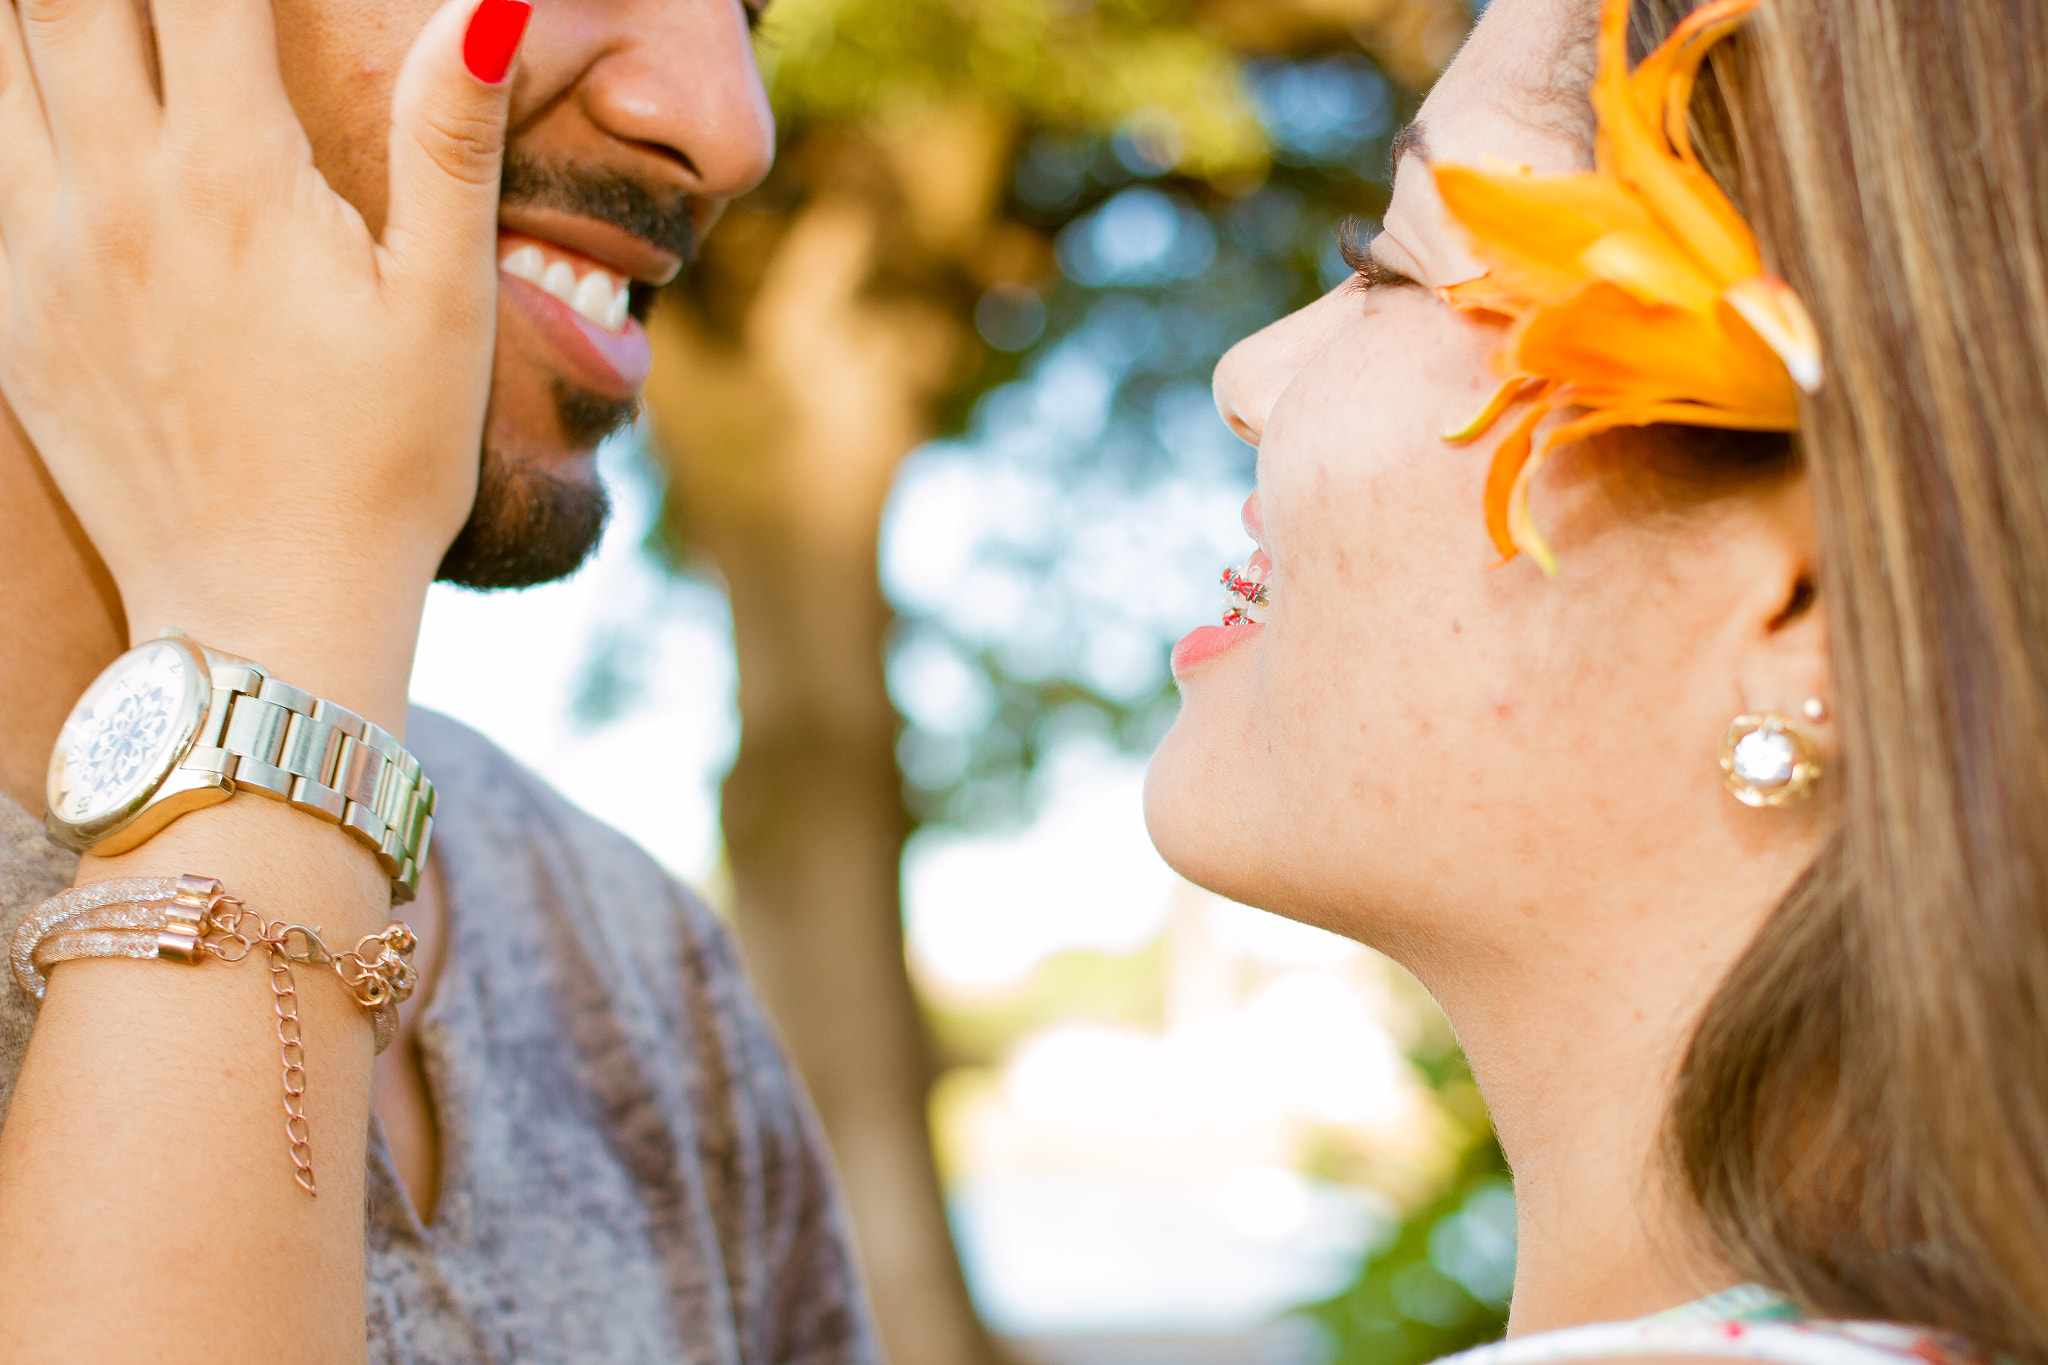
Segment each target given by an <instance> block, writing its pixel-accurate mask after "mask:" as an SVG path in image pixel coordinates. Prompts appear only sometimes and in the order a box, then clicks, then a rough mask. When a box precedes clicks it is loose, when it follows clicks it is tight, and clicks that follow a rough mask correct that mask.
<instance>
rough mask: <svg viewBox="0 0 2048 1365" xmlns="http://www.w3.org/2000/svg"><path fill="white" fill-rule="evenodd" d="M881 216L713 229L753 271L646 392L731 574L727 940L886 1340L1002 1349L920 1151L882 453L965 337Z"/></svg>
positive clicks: (661, 360) (885, 457)
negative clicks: (814, 1113) (796, 1092)
mask: <svg viewBox="0 0 2048 1365" xmlns="http://www.w3.org/2000/svg"><path fill="white" fill-rule="evenodd" d="M881 219H882V212H881V210H880V209H878V208H877V207H876V206H874V205H873V204H871V203H867V202H863V201H862V200H861V199H859V198H857V197H851V196H846V197H840V198H836V199H834V198H825V199H819V200H815V201H813V202H812V203H811V204H810V205H809V206H807V207H806V208H804V209H803V210H801V211H800V212H799V213H798V214H796V215H795V217H794V219H793V221H791V222H789V223H788V225H787V226H786V229H785V228H784V227H783V226H782V225H781V224H779V223H778V224H773V225H771V224H769V223H768V222H767V220H764V219H760V218H756V219H754V220H753V223H752V227H751V229H750V228H749V227H748V225H747V224H746V222H745V220H744V219H742V220H741V221H738V222H735V223H733V224H730V225H729V226H728V228H726V229H722V230H721V233H720V236H719V238H715V239H714V243H713V244H714V247H719V246H723V247H724V248H725V249H727V250H729V251H730V252H731V253H732V256H731V257H730V258H729V261H728V265H729V269H728V270H727V271H726V273H725V275H724V276H722V277H721V276H720V275H719V274H718V270H719V265H720V263H719V262H718V261H716V260H709V261H707V262H706V276H707V278H708V279H710V280H711V281H712V283H710V284H708V285H707V286H706V287H707V288H709V289H711V290H713V291H717V290H720V289H727V288H728V287H730V289H732V290H739V291H740V292H742V293H745V294H747V295H748V297H747V298H746V299H745V301H744V303H743V304H742V305H741V306H739V307H737V308H729V309H728V312H730V313H731V315H732V316H731V318H730V320H729V321H728V322H727V324H726V325H724V326H720V325H719V324H718V323H717V322H716V321H714V319H713V317H712V315H711V311H710V306H707V305H704V304H703V301H702V300H701V299H692V298H689V297H668V298H664V300H663V302H662V305H661V307H660V308H659V309H657V310H656V313H655V315H654V317H653V319H652V320H651V321H650V323H649V331H650V333H651V334H652V335H653V337H654V341H655V368H654V374H653V377H652V378H651V380H650V382H649V385H648V398H649V402H650V406H651V408H652V410H653V413H654V423H655V429H656V433H657V436H658V438H659V441H660V444H661V446H662V448H663V450H664V452H665V458H666V460H667V463H668V466H669V471H670V477H671V485H670V486H671V490H672V504H673V511H672V515H673V519H674V521H675V522H676V524H677V527H678V530H679V532H680V535H681V539H682V540H683V541H684V543H686V544H688V545H690V546H691V547H692V548H694V549H696V550H699V551H701V552H703V553H704V554H706V555H707V556H708V557H709V558H710V560H711V561H712V562H713V563H715V564H716V566H717V567H718V569H719V571H720V572H721V573H722V574H723V576H724V578H725V583H726V586H727V589H728V590H729V592H730V594H731V601H732V613H733V630H734V637H735V641H736V645H737V650H738V657H739V678H740V726H741V738H740V751H739V758H738V761H737V762H736V763H735V764H734V766H733V769H732V772H731V775H730V776H729V777H728V778H727V779H726V783H725V799H724V808H723V824H724V831H725V843H726V852H727V856H728V858H729V859H730V863H731V868H732V877H733V885H734V892H735V904H734V909H735V918H736V920H737V924H738V930H739V938H740V943H741V946H742V949H743V951H744V953H745V955H746V959H747V963H748V967H749V969H750V971H751V973H752V976H753V979H754V983H755V985H756V987H757V989H758V990H759V992H760V995H761V998H762V1000H763V1001H764V1002H765V1004H766V1005H767V1008H768V1010H769V1013H770V1014H771V1015H772V1016H773V1018H774V1020H775V1022H776V1025H777V1027H778V1028H779V1029H780V1031H781V1034H782V1037H783V1040H784V1042H785V1044H786V1045H787V1046H788V1049H789V1051H790V1054H791V1056H792V1057H793V1059H794V1060H795V1063H796V1065H797V1068H798V1070H799V1071H800V1072H801V1073H802V1075H803V1077H804V1080H805V1082H806V1084H807V1085H808V1086H809V1087H810V1092H811V1096H812V1098H813V1100H814V1101H815V1102H816V1104H817V1108H818V1111H819V1114H820V1116H821V1118H822V1119H823V1121H824V1125H825V1129H826V1132H827V1134H828V1136H829V1138H830V1140H831V1143H832V1148H833V1152H834V1154H835V1157H836V1159H837V1162H838V1166H839V1172H840V1176H841V1180H842V1183H843V1186H844V1189H845V1191H846V1195H847V1201H848V1204H849V1206H850V1208H851V1212H852V1217H853V1223H854V1230H855V1236H856V1241H857V1244H858V1249H859V1254H860V1257H861V1261H862V1266H863V1271H864V1273H865V1275H866V1278H867V1283H868V1289H869V1293H870V1295H871V1297H872V1300H873V1303H874V1306H875V1311H876V1316H877V1319H878V1321H879V1324H880V1328H881V1334H882V1340H883V1345H884V1349H885V1350H886V1351H887V1353H888V1356H889V1358H890V1360H891V1361H892V1362H893V1363H894V1365H994V1362H995V1361H997V1359H998V1355H997V1352H996V1349H995V1347H994V1345H993V1343H992V1342H991V1340H990V1338H989V1336H988V1334H987V1332H986V1331H985V1329H984V1328H983V1327H982V1325H981V1323H980V1321H979V1319H978V1318H977V1317H976V1315H975V1313H974V1309H973V1306H972V1303H971V1301H970V1300H969V1298H968V1295H967V1289H966V1284H965V1281H964V1279H963V1277H962V1275H961V1272H960V1268H959V1264H958V1261H957V1259H956V1256H955V1253H954V1247H953V1241H952V1236H951V1233H950V1230H949V1228H948V1225H947V1222H946V1214H945V1205H944V1201H943V1197H942V1194H941V1191H940V1188H939V1183H938V1178H937V1174H936V1171H935V1169H934V1167H933V1162H932V1148H931V1135H930V1128H929V1124H928V1119H927V1092H928V1090H929V1086H930V1081H931V1072H930V1065H929V1062H928V1054H927V1048H926V1041H925V1037H924V1032H923V1026H922V1022H921V1019H920V1016H919V1014H918V1010H917V1006H916V1003H915V1000H914V997H913V995H912V993H911V987H910V981H909V977H908V974H907V972H906V969H905V963H904V954H903V932H902V917H901V910H900V905H899V899H898V881H899V875H900V874H899V867H900V862H901V857H902V852H903V843H904V839H905V837H906V836H907V834H908V832H909V817H908V815H907V813H906V811H905V809H904V805H903V796H902V785H901V778H900V776H899V774H898V771H897V767H896V761H895V741H896V734H897V725H898V722H897V717H896V714H895V711H894V709H893V708H892V706H891V705H890V702H889V696H888V692H887V688H886V684H885V680H884V676H883V656H882V651H883V646H884V642H885V640H886V639H887V636H888V629H889V625H890V612H889V608H888V605H887V603H886V602H885V600H884V599H883V596H882V591H881V586H880V583H879V581H878V577H877V567H876V542H877V536H878V529H877V528H878V527H879V525H880V521H881V512H882V505H883V501H884V499H885V498H886V496H887V493H888V488H889V484H890V480H891V477H892V475H893V473H894V470H895V467H896V465H897V463H898V462H899V461H900V460H901V459H902V457H903V456H904V455H905V454H907V453H908V452H909V451H910V450H911V449H912V448H914V447H915V446H916V444H917V443H918V442H919V441H920V440H921V439H923V438H924V436H925V435H926V434H927V431H926V429H927V425H928V422H929V410H930V408H931V406H932V403H933V395H934V394H935V393H936V392H937V391H938V389H939V388H940V387H941V386H942V384H943V380H944V376H945V374H946V373H947V372H948V370H949V369H950V368H951V365H952V356H953V353H954V350H955V348H956V346H957V339H956V336H955V333H954V330H953V326H952V324H950V323H949V322H947V321H946V319H945V318H944V316H943V314H941V313H940V312H938V311H937V310H935V309H933V308H931V307H929V306H920V305H918V304H917V303H915V302H914V301H909V302H906V301H900V300H899V301H877V300H875V299H873V298H870V297H868V296H867V294H866V290H867V287H868V284H869V279H870V276H871V274H872V272H873V261H874V256H875V251H876V240H877V235H878V233H879V232H880V231H881V230H882V229H881V226H880V224H881ZM733 229H738V231H737V232H736V233H735V232H733ZM750 232H751V235H750ZM729 234H730V235H729ZM750 252H751V253H752V262H751V268H750V267H749V262H748V255H749V253H750ZM733 262H736V264H734V263H733ZM749 275H752V276H753V278H752V279H748V278H746V277H747V276H749ZM720 278H723V279H724V280H725V284H720V283H718V282H717V281H718V280H719V279H720ZM735 280H737V281H738V282H737V283H735V282H734V281H735ZM726 302H728V303H730V302H731V300H730V298H728V299H727V300H726Z"/></svg>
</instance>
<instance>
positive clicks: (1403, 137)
mask: <svg viewBox="0 0 2048 1365" xmlns="http://www.w3.org/2000/svg"><path fill="white" fill-rule="evenodd" d="M1410 152H1413V153H1414V154H1415V155H1416V156H1418V157H1420V158H1422V159H1423V160H1424V161H1427V160H1429V142H1428V141H1427V140H1426V139H1425V137H1424V136H1423V128H1422V120H1421V119H1419V118H1418V119H1410V120H1409V121H1408V122H1406V123H1404V124H1402V125H1401V127H1400V130H1399V131H1398V132H1396V133H1395V134H1394V140H1393V141H1392V142H1391V143H1389V144H1388V145H1387V165H1389V166H1391V167H1398V166H1400V164H1401V158H1402V157H1404V156H1406V155H1408V154H1409V153H1410Z"/></svg>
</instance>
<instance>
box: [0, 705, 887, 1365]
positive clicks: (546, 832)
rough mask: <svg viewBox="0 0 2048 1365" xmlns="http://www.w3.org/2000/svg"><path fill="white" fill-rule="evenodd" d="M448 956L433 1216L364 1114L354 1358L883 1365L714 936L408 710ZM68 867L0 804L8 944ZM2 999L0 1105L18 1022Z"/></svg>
mask: <svg viewBox="0 0 2048 1365" xmlns="http://www.w3.org/2000/svg"><path fill="white" fill-rule="evenodd" d="M407 743H408V744H409V745H410V746H411V747H412V749H413V751H414V752H415V753H417V754H418V755H419V758H420V762H421V765H422V766H423V767H425V769H426V770H427V772H428V774H429V775H430V776H431V777H433V779H434V781H435V783H436V784H437V785H438V786H439V788H440V805H439V810H438V813H437V815H436V817H435V822H434V856H435V858H436V860H437V861H438V863H439V865H440V870H441V874H442V881H443V885H444V886H445V888H446V892H447V902H448V920H449V925H448V940H449V941H448V950H447V954H446V957H445V960H444V961H443V964H442V970H441V978H440V981H439V983H438V984H437V986H436V987H435V991H434V998H433V1002H432V1004H431V1006H430V1007H429V1009H428V1011H427V1013H426V1014H425V1016H424V1017H423V1018H422V1019H421V1021H420V1048H421V1053H422V1056H423V1057H424V1059H425V1065H426V1073H427V1080H428V1084H429V1086H430V1087H431V1089H432V1092H433V1098H434V1105H435V1110H436V1113H437V1115H438V1118H439V1121H440V1133H441V1194H440V1203H439V1208H438V1209H437V1211H436V1213H435V1218H434V1223H433V1225H432V1226H431V1227H422V1226H421V1225H420V1223H419V1220H418V1218H417V1216H416V1215H415V1214H414V1212H413V1208H412V1204H411V1202H410V1200H408V1199H407V1198H406V1196H405V1193H404V1189H403V1186H402V1185H401V1184H400V1183H399V1180H398V1176H397V1172H396V1170H395V1169H394V1168H393V1166H392V1162H391V1153H390V1149H389V1148H388V1147H387V1146H386V1144H385V1141H384V1132H383V1128H382V1126H381V1125H375V1124H373V1126H372V1130H371V1142H370V1155H369V1173H368V1174H369V1180H368V1186H367V1189H368V1204H369V1206H368V1209H367V1218H368V1254H369V1296H368V1297H369V1301H368V1305H367V1308H368V1324H367V1332H368V1338H369V1356H370V1360H371V1361H372V1362H375V1363H376V1365H383V1363H384V1362H392V1363H393V1365H398V1363H399V1362H403V1363H404V1365H453V1362H458V1361H460V1362H471V1361H493V1362H497V1361H503V1362H518V1363H519V1365H533V1363H534V1362H546V1361H575V1362H629V1361H630V1362H640V1361H647V1362H664V1363H666V1362H682V1361H687V1362H693V1363H695V1362H703V1363H704V1365H877V1363H878V1362H879V1360H880V1353H879V1351H878V1350H877V1349H876V1346H875V1343H874V1335H873V1332H872V1330H871V1329H870V1327H869V1325H868V1321H867V1316H866V1312H865V1310H864V1308H863V1307H862V1304H861V1301H860V1292H859V1287H858V1284H857V1282H856V1277H855V1274H854V1270H853V1260H852V1255H851V1252H850V1251H849V1250H848V1242H847V1238H846V1235H845V1229H844V1227H843V1225H842V1220H841V1215H840V1210H839V1205H838V1198H837V1195H836V1193H835V1192H834V1189H833V1184H832V1177H831V1174H830V1171H829V1169H828V1166H827V1164H826V1160H825V1157H824V1154H823V1148H822V1146H821V1144H820V1141H819V1138H818V1133H817V1128H816V1124H815V1122H814V1120H813V1119H812V1117H811V1113H810V1109H809V1106H808V1104H807V1102H806V1101H805V1099H804V1096H803V1094H802V1092H801V1090H800V1088H799V1086H798V1084H797V1082H796V1081H795V1079H794V1078H793V1077H792V1075H791V1073H790V1071H789V1068H788V1065H787V1064H786V1063H785V1062H784V1060H783V1058H782V1055H781V1053H780V1052H779V1051H778V1049H777V1048H776V1045H775V1042H774V1040H773V1039H772V1038H771V1037H770V1035H769V1032H768V1029H767V1027H766V1026H765V1024H764V1023H763V1021H762V1018H761V1014H760V1011H759V1008H758V1007H757V1006H756V1004H755V1003H754V1000H753V997H752V996H751V994H750V993H749V992H748V989H747V985H746V982H745V980H744V978H743V977H742V975H741V972H740V967H739V964H738V960H737V959H736V957H735V956H734V953H733V948H732V944H731V941H730V940H729V939H728V937H727V936H726V934H725V932H724V930H723V928H722V927H721V926H720V924H719V923H718V921H717V920H716V919H715V918H714V917H713V916H712V914H711V913H710V912H709V911H708V910H706V909H705V908H704V906H703V905H702V904H701V903H700V902H699V901H698V900H696V898H695V897H693V896H691V894H690V893H689V892H688V891H686V890H684V889H683V887H681V886H680V885H678V884H677V883H676V882H675V880H674V879H672V878H671V877H669V876H668V875H666V874H665V873H663V872H662V871H661V869H660V868H659V867H658V866H656V864H655V863H654V861H653V860H652V859H650V858H649V857H648V856H647V855H646V854H645V853H643V852H641V850H640V849H639V848H637V847H635V846H634V845H633V844H632V843H631V842H630V841H628V840H627V839H626V838H625V837H624V836H623V835H621V834H618V833H616V832H615V831H613V830H611V829H609V828H607V827H605V826H604V825H602V824H600V823H599V822H597V821H596V820H593V819H591V818H590V817H589V816H587V815H584V814H583V813H581V812H580V811H577V810H576V809H574V808H573V807H571V806H570V805H569V804H568V803H567V802H566V801H564V800H563V799H562V798H561V797H559V796H557V795H556V794H555V793H554V792H553V791H551V790H549V789H548V787H547V786H546V785H545V784H544V783H543V782H541V781H540V779H539V778H537V777H536V776H534V775H533V774H532V773H530V772H528V771H527V770H525V769H524V768H522V767H520V766H519V765H518V764H517V763H515V762H513V761H512V759H511V758H509V757H508V756H507V755H505V754H504V753H503V752H502V751H500V750H499V749H497V748H496V747H494V746H493V745H492V744H491V743H490V742H489V741H487V740H485V739H484V738H483V737H482V736H480V735H478V734H476V733H475V732H473V731H471V730H468V729H466V728H464V727H463V726H460V725H458V724H456V723H455V722H454V721H451V720H449V719H447V718H446V717H443V716H437V715H434V714H432V713H430V712H422V711H415V712H414V713H413V716H412V722H411V729H410V733H409V735H408V739H407ZM75 867H76V859H75V858H74V857H72V855H70V854H68V853H65V852H63V851H62V850H60V849H58V848H56V847H55V846H53V845H52V844H50V843H49V842H48V841H47V840H46V839H44V838H43V833H42V826H41V823H40V822H39V821H38V820H36V819H34V818H32V817H31V816H29V815H28V814H27V813H26V812H24V811H23V810H22V809H21V808H20V807H19V806H16V805H15V804H14V803H12V802H11V801H9V800H7V798H5V797H4V796H0V945H4V943H5V942H6V941H7V940H8V939H9V938H11V937H12V935H13V932H14V927H15V926H16V925H17V924H19V923H20V922H21V919H22V917H23V916H24V915H26V914H27V913H28V912H29V911H30V910H32V909H34V908H35V906H36V905H37V904H38V903H39V902H41V901H42V900H43V899H44V898H46V897H48V896H50V895H53V894H55V893H56V892H58V891H60V890H62V889H63V888H64V887H66V886H68V885H69V884H70V881H71V876H72V873H73V870H74V868H75ZM4 986H5V988H4V990H0V1106H4V1105H5V1103H6V1100H7V1099H8V1097H9V1096H10V1095H11V1094H12V1092H13V1088H14V1078H15V1075H16V1073H17V1072H18V1071H19V1070H20V1067H21V1057H22V1051H23V1049H24V1048H25V1047H26V1046H27V1044H28V1035H29V1030H30V1028H31V1027H32V1026H33V1024H34V1022H35V1014H34V1009H33V1006H32V1002H31V1001H30V1000H29V999H28V997H27V996H26V995H24V994H23V993H22V992H21V991H20V990H19V989H18V988H17V987H15V985H14V984H13V982H12V981H11V980H9V981H6V982H5V983H4Z"/></svg>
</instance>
